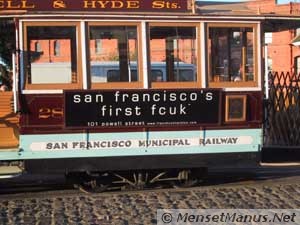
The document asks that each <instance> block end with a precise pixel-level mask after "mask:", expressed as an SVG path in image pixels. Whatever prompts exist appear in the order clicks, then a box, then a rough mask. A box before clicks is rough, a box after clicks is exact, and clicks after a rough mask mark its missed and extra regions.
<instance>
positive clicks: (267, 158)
mask: <svg viewBox="0 0 300 225" xmlns="http://www.w3.org/2000/svg"><path fill="white" fill-rule="evenodd" d="M261 162H262V163H266V164H275V165H285V164H286V165H298V164H300V146H264V147H263V148H262V152H261Z"/></svg>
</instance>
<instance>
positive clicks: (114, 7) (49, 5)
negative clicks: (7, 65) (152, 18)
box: [0, 0, 189, 12]
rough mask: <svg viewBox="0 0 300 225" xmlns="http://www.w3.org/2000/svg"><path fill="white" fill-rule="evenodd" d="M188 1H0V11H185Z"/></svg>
mask: <svg viewBox="0 0 300 225" xmlns="http://www.w3.org/2000/svg"><path fill="white" fill-rule="evenodd" d="M188 9H189V7H188V0H42V1H41V0H0V10H28V11H159V12H160V11H173V12H174V11H187V10H188Z"/></svg>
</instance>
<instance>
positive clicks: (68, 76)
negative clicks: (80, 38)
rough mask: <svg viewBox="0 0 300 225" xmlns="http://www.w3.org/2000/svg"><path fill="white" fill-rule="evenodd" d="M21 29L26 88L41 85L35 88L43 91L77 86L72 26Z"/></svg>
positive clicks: (37, 26)
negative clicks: (22, 32)
mask: <svg viewBox="0 0 300 225" xmlns="http://www.w3.org/2000/svg"><path fill="white" fill-rule="evenodd" d="M25 28H26V29H25V33H26V37H25V56H26V59H27V60H26V62H27V63H26V64H27V66H26V69H27V73H26V74H27V85H43V86H39V87H40V88H41V87H42V88H45V89H49V88H55V87H54V86H51V85H60V87H62V88H65V87H67V86H65V85H66V84H76V85H77V84H78V82H79V76H78V59H77V51H78V50H77V38H76V37H77V27H76V25H67V24H56V25H55V26H54V25H53V26H52V25H41V24H37V25H35V24H34V23H32V24H28V25H27V26H25ZM49 85H50V86H49ZM56 87H58V86H56Z"/></svg>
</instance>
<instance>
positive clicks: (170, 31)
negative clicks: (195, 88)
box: [150, 24, 198, 83]
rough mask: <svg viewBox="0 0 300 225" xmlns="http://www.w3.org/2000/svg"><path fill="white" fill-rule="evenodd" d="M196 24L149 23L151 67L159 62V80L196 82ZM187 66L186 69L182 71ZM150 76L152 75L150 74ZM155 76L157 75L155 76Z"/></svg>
mask: <svg viewBox="0 0 300 225" xmlns="http://www.w3.org/2000/svg"><path fill="white" fill-rule="evenodd" d="M196 34H197V26H196V25H195V26H192V25H184V26H170V25H169V24H168V25H161V24H158V25H154V24H152V25H150V61H151V69H153V67H154V65H156V64H160V65H161V67H162V68H163V70H164V71H165V76H163V77H159V78H160V79H158V80H157V79H154V78H153V77H152V78H151V80H152V81H159V82H193V83H195V82H197V81H198V79H197V60H198V55H197V35H196ZM186 68H188V71H189V72H187V71H184V72H183V70H185V69H186ZM151 76H153V75H152V74H151ZM155 78H157V76H156V77H155Z"/></svg>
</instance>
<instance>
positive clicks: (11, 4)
mask: <svg viewBox="0 0 300 225" xmlns="http://www.w3.org/2000/svg"><path fill="white" fill-rule="evenodd" d="M7 8H8V9H19V8H21V5H20V4H18V5H13V2H12V0H8V1H7Z"/></svg>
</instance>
